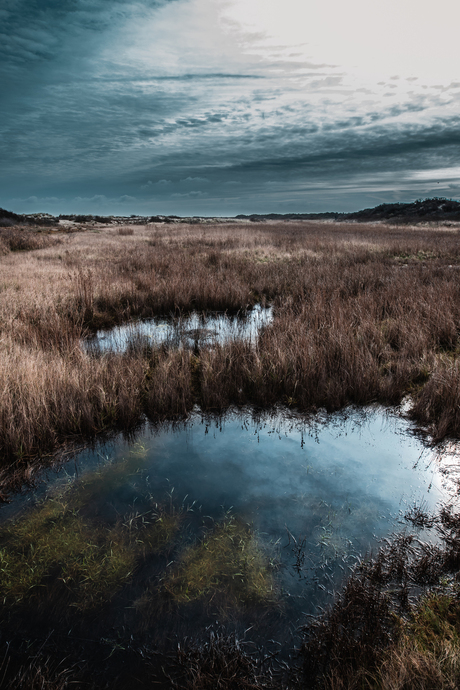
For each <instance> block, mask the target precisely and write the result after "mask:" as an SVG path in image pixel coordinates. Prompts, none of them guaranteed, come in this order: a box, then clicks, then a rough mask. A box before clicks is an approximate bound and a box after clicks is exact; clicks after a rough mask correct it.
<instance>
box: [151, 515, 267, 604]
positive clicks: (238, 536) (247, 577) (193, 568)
mask: <svg viewBox="0 0 460 690" xmlns="http://www.w3.org/2000/svg"><path fill="white" fill-rule="evenodd" d="M164 587H165V590H166V591H167V592H168V593H169V594H170V595H171V597H172V598H173V599H174V601H177V602H189V601H195V600H197V599H202V598H204V597H205V596H209V595H212V597H213V598H214V597H215V595H216V594H217V595H219V594H220V595H221V598H222V597H224V598H225V605H226V606H229V605H230V606H231V607H232V609H234V608H235V607H238V606H240V605H242V604H243V605H244V604H250V603H253V604H260V603H262V604H264V603H274V602H275V601H276V593H275V588H274V582H273V577H272V572H271V571H270V568H269V564H268V561H267V558H266V557H265V556H264V555H263V553H262V551H261V550H260V546H259V545H258V544H257V541H256V539H255V537H254V535H253V534H252V533H251V531H250V530H249V528H248V526H247V525H244V524H241V523H240V522H238V521H237V520H236V519H235V518H233V517H232V516H229V517H227V518H226V519H225V520H223V521H222V522H221V523H220V524H218V525H217V526H216V527H215V529H214V530H212V531H211V532H210V533H209V534H207V535H205V537H204V539H203V540H202V541H201V542H200V543H199V544H197V545H194V546H192V547H191V548H188V549H187V550H186V551H185V552H184V554H183V555H182V557H181V559H180V562H179V564H178V568H177V569H176V570H174V571H172V572H170V574H169V575H168V577H167V578H166V580H165V582H164Z"/></svg>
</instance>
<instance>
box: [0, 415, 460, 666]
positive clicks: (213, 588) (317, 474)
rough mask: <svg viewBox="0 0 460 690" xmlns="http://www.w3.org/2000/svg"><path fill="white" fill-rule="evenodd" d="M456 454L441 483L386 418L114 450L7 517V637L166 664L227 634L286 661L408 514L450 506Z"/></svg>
mask: <svg viewBox="0 0 460 690" xmlns="http://www.w3.org/2000/svg"><path fill="white" fill-rule="evenodd" d="M451 451H452V452H451V454H450V456H449V458H450V459H449V461H448V462H447V464H446V463H445V466H444V469H443V465H442V463H439V462H438V461H437V460H436V458H435V456H434V454H433V452H431V451H430V450H429V449H427V448H426V447H424V446H423V444H422V442H421V441H420V440H419V439H418V438H417V437H416V436H414V435H413V434H412V433H411V427H410V424H409V423H408V422H407V421H405V420H403V419H401V418H399V417H397V416H394V415H390V414H388V413H386V412H385V411H384V410H382V409H379V408H375V409H369V410H367V411H366V412H363V411H361V412H360V411H349V412H348V414H345V415H344V414H341V415H330V416H327V417H324V418H319V417H318V418H316V420H313V421H311V422H310V423H307V422H305V420H303V419H302V418H300V417H297V416H294V415H289V414H287V413H286V412H283V411H280V412H279V413H277V414H272V415H269V414H263V415H260V416H254V415H253V414H251V413H250V412H246V413H245V414H242V413H238V414H237V413H234V414H229V415H228V416H226V417H225V418H224V419H222V420H216V419H214V420H213V419H209V418H205V417H202V416H201V415H200V414H198V413H197V414H196V415H195V416H193V417H192V418H191V420H190V421H189V422H188V423H187V424H182V425H178V426H173V427H171V426H170V427H160V428H158V429H154V428H150V427H145V429H143V430H142V432H141V433H140V434H139V435H138V436H137V438H136V439H135V440H131V441H129V440H127V439H123V438H122V437H117V438H114V439H113V440H112V441H111V442H109V443H106V444H105V445H101V446H100V447H99V448H97V449H93V450H91V451H84V452H82V453H81V454H80V455H79V456H78V457H77V458H76V459H75V461H72V462H69V463H67V464H66V465H64V466H63V467H62V468H61V469H60V470H59V471H58V472H51V473H50V474H49V477H48V479H47V481H46V482H44V483H43V484H42V486H41V487H39V489H38V490H37V491H36V492H35V493H29V494H26V495H25V496H23V497H18V498H17V500H15V501H13V503H12V504H10V505H9V506H6V507H5V508H4V509H2V512H1V515H0V519H1V521H2V526H1V533H0V540H1V546H2V548H3V551H2V552H1V553H2V569H3V570H2V572H3V575H2V580H1V581H0V586H1V587H2V592H1V595H2V597H4V598H5V601H6V602H7V606H6V607H4V613H3V628H4V629H5V630H7V631H8V630H14V631H15V632H14V634H17V635H21V636H24V637H26V638H27V639H29V638H33V637H34V635H36V634H37V629H39V631H40V634H41V635H42V636H43V634H45V633H44V631H45V632H46V630H49V631H51V630H58V631H59V630H61V631H62V630H66V631H67V630H69V629H70V630H72V631H74V632H73V633H72V635H77V637H78V639H81V638H82V635H83V631H84V639H86V640H88V641H89V643H90V644H93V643H94V645H96V642H97V644H102V642H101V640H102V641H104V640H109V642H110V644H112V645H120V646H123V645H125V644H127V643H126V640H127V639H130V640H133V639H137V640H144V641H145V640H148V641H149V644H154V645H156V646H157V647H158V649H164V648H167V647H168V645H170V646H174V645H175V644H176V643H177V640H180V639H182V638H183V637H184V636H187V635H188V636H190V635H194V636H198V637H199V636H200V635H201V634H204V632H203V631H205V630H208V631H209V629H210V626H211V627H212V626H223V627H224V628H225V629H226V630H239V631H240V632H242V631H244V630H247V629H248V628H251V636H252V637H253V638H254V639H255V640H256V641H258V642H259V643H262V644H263V643H264V641H266V640H269V639H276V640H278V641H280V643H281V644H282V645H286V646H289V645H291V644H292V641H293V636H292V631H293V630H295V629H296V628H297V626H299V625H301V624H302V623H303V622H304V621H305V615H306V614H311V613H315V612H317V611H318V607H319V606H323V605H324V604H325V603H326V602H327V601H330V600H331V596H332V592H333V590H334V589H336V588H338V587H339V586H340V584H341V582H342V581H343V579H344V577H346V574H347V573H348V572H350V569H351V568H352V567H353V565H354V564H355V563H356V560H357V559H358V558H360V557H362V556H364V555H365V554H366V553H369V552H370V550H371V549H372V548H375V547H376V544H377V542H378V540H379V539H380V538H382V537H385V536H387V535H389V534H390V533H392V532H394V531H395V530H396V531H398V530H402V529H407V524H406V523H405V521H404V514H405V513H406V512H407V511H408V510H409V509H410V508H411V507H412V506H413V505H414V504H417V505H418V506H423V507H424V509H426V510H427V511H435V510H436V509H437V507H439V506H440V505H442V504H444V503H446V502H449V501H450V500H451V499H452V497H453V496H454V495H455V492H456V488H457V485H456V483H455V481H453V480H452V476H451V473H446V471H445V467H446V466H447V467H449V466H451V465H452V463H453V456H454V451H455V449H451ZM37 573H38V574H37ZM88 621H91V624H90V626H89V627H88ZM11 634H12V633H11ZM66 634H67V633H66ZM69 634H70V633H69ZM72 639H73V637H72V638H69V645H71V644H72ZM91 640H92V641H93V642H91ZM104 644H105V642H104ZM107 644H109V643H107ZM130 644H132V642H131V643H130ZM109 646H110V645H109ZM109 651H110V650H109ZM85 653H86V652H85Z"/></svg>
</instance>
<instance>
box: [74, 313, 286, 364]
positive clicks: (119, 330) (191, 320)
mask: <svg viewBox="0 0 460 690" xmlns="http://www.w3.org/2000/svg"><path fill="white" fill-rule="evenodd" d="M272 320H273V313H272V308H271V307H262V306H261V305H256V306H255V307H253V308H252V309H249V310H248V311H247V312H243V313H240V314H238V315H236V316H230V315H229V314H227V313H219V312H214V313H203V314H201V313H197V312H194V313H192V314H190V315H188V316H184V317H156V318H154V319H148V320H146V321H136V322H130V323H128V324H126V325H124V326H116V327H115V328H112V329H106V330H99V331H97V333H96V335H94V336H93V337H91V338H88V339H86V340H85V341H84V343H83V344H84V347H85V348H86V349H87V350H88V351H90V352H95V353H100V354H102V353H104V352H118V353H121V352H126V350H128V349H129V348H133V347H134V348H135V347H140V346H145V345H150V346H151V347H158V346H159V345H162V344H165V345H167V346H169V347H193V346H199V347H205V346H209V345H211V346H212V345H223V344H224V343H226V342H228V341H230V340H234V339H237V340H245V341H249V342H251V343H255V341H256V339H257V337H258V335H259V332H260V330H261V328H262V327H263V326H265V325H268V324H269V323H271V321H272Z"/></svg>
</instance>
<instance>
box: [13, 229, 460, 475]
mask: <svg viewBox="0 0 460 690" xmlns="http://www.w3.org/2000/svg"><path fill="white" fill-rule="evenodd" d="M130 229H131V230H133V234H119V230H118V229H116V228H106V229H104V228H102V229H101V231H100V233H99V234H96V235H95V234H93V233H90V232H79V233H72V234H64V233H59V234H58V233H53V234H52V235H47V234H45V233H32V235H31V237H33V238H35V239H36V238H38V240H37V242H38V241H39V244H38V245H37V246H36V248H33V249H32V248H31V249H30V251H22V252H11V251H8V253H6V254H4V255H3V256H2V257H0V262H1V279H0V295H1V302H0V390H1V391H2V395H1V397H0V455H1V457H2V459H3V462H4V463H5V464H6V465H8V466H11V464H12V463H13V462H14V461H16V468H17V467H18V464H17V461H18V460H20V461H21V462H28V461H29V459H31V458H33V457H36V456H37V455H39V454H43V453H48V452H50V451H52V450H53V449H55V448H57V447H58V445H59V444H61V443H63V442H64V441H66V440H68V439H72V438H75V437H89V436H93V435H94V434H97V433H99V432H100V431H101V430H107V429H113V428H125V429H126V428H132V427H133V426H135V425H136V424H137V423H138V422H139V420H140V419H141V418H142V416H143V415H147V416H148V417H149V418H151V419H154V420H161V419H167V418H170V419H174V418H178V417H184V416H186V415H187V414H188V413H189V412H190V410H191V409H192V408H193V407H194V405H196V404H198V405H200V406H201V407H202V408H203V409H205V410H216V411H223V410H225V409H226V408H227V407H228V406H230V405H234V404H237V405H245V404H253V405H257V406H262V407H269V406H271V405H275V404H278V403H280V402H282V403H285V404H287V405H290V406H293V407H297V408H298V409H299V410H303V411H314V410H316V409H318V408H325V409H327V410H336V409H339V408H341V407H344V406H346V405H349V404H357V405H363V404H367V403H370V402H374V401H379V402H382V403H387V404H388V403H389V404H399V403H400V402H401V400H402V399H403V398H404V397H405V396H407V394H410V395H411V396H412V400H413V401H414V404H413V408H412V410H411V412H410V414H411V415H412V416H413V417H414V419H416V420H418V421H419V423H420V425H421V426H423V427H424V428H428V429H429V432H430V433H431V434H432V436H433V438H435V439H436V440H441V439H442V438H444V437H445V436H446V435H447V436H449V435H451V436H458V433H459V424H460V422H459V417H458V390H459V380H460V379H459V375H458V354H459V332H460V270H459V266H460V244H459V242H458V230H457V229H455V228H454V229H453V228H443V227H440V228H420V227H418V228H411V227H404V228H400V227H389V226H384V225H375V226H373V225H353V224H331V223H312V222H310V223H284V224H282V223H266V224H257V223H251V224H248V225H243V226H242V225H218V226H208V225H206V226H199V225H190V226H186V225H180V226H174V228H173V229H171V228H170V227H169V226H168V227H166V226H162V225H151V226H145V227H143V226H140V227H137V226H136V228H134V229H133V228H130ZM2 232H4V233H7V234H8V233H10V234H11V233H12V235H15V236H16V235H18V236H20V237H22V235H24V236H25V233H26V234H27V233H29V234H30V233H31V232H32V231H28V230H22V229H18V228H5V229H4V230H2ZM29 234H28V235H27V237H29ZM5 236H6V235H5ZM35 239H34V241H35ZM58 240H59V241H60V242H61V244H55V245H54V244H53V243H55V242H57V241H58ZM8 241H9V240H8ZM40 242H42V244H40ZM50 243H51V244H50ZM48 245H49V246H48ZM34 246H35V245H34ZM31 247H32V245H31ZM40 247H41V248H40ZM257 302H260V303H262V304H266V303H267V302H271V303H272V304H273V305H274V320H273V322H272V323H271V324H270V325H267V326H266V327H265V328H264V329H263V330H262V333H261V335H260V337H259V339H258V342H257V343H255V344H254V343H253V344H249V343H243V342H238V341H237V340H234V341H231V342H228V343H227V344H224V345H218V346H215V347H212V348H209V347H208V348H197V350H196V351H194V352H190V351H177V350H174V348H172V347H165V346H160V347H158V348H152V347H132V348H131V349H130V350H129V351H128V352H126V353H120V354H111V355H109V354H106V355H104V356H95V355H91V354H90V353H89V352H85V351H84V350H83V349H82V346H81V339H82V338H83V337H84V336H85V334H88V333H90V332H93V331H94V330H95V329H97V328H101V327H103V326H107V327H108V326H111V325H115V324H120V323H125V322H128V321H130V320H132V319H139V318H150V317H152V316H156V315H162V314H163V315H164V314H166V315H167V314H175V315H177V316H179V315H181V314H182V315H184V314H188V313H190V312H191V311H198V312H202V311H204V312H209V311H214V310H219V311H227V312H228V313H229V314H234V313H237V312H238V311H241V310H243V311H244V309H246V308H247V307H250V306H251V305H254V304H255V303H257Z"/></svg>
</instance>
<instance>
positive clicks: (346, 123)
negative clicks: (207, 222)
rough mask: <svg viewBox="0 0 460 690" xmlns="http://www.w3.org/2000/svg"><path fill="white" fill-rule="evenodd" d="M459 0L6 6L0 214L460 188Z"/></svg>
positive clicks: (343, 204) (173, 207) (0, 79)
mask: <svg viewBox="0 0 460 690" xmlns="http://www.w3.org/2000/svg"><path fill="white" fill-rule="evenodd" d="M459 26H460V2H459V1H458V0H436V2H433V1H431V0H430V1H428V0H347V2H345V1H344V0H0V93H1V97H0V103H1V105H0V109H1V112H0V163H1V165H0V175H1V181H0V206H1V207H3V208H7V209H9V210H12V211H16V212H21V213H32V212H37V211H44V212H49V213H53V214H58V213H82V212H86V213H111V214H122V215H130V214H177V215H235V214H238V213H261V212H277V213H287V212H317V211H333V210H337V211H351V210H357V209H360V208H364V207H368V206H375V205H377V204H379V203H382V202H386V201H411V200H414V199H417V198H420V197H426V196H447V197H449V198H456V199H458V198H459V196H460V44H459V38H458V31H459Z"/></svg>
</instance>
